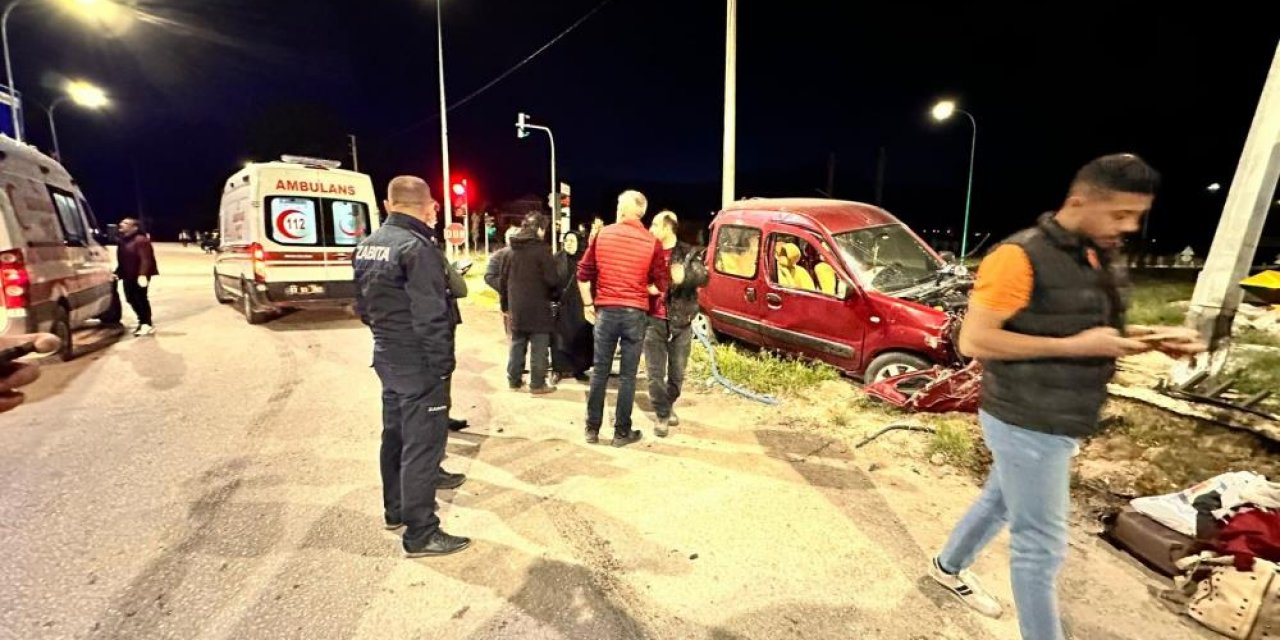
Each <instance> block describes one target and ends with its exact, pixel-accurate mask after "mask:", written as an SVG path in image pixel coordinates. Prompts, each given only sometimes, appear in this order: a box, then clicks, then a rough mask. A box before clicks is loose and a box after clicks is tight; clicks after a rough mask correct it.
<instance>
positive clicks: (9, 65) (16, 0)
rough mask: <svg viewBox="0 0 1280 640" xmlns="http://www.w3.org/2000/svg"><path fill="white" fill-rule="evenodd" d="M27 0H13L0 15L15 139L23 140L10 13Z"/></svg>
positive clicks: (6, 82) (6, 79)
mask: <svg viewBox="0 0 1280 640" xmlns="http://www.w3.org/2000/svg"><path fill="white" fill-rule="evenodd" d="M25 1H26V0H13V2H10V3H9V6H7V7H5V8H4V16H3V17H0V41H3V42H4V74H5V76H4V77H5V84H7V85H8V86H9V116H10V117H11V118H12V119H13V139H14V140H17V141H18V142H22V121H21V118H19V117H18V89H17V88H16V87H14V86H13V58H12V57H11V56H10V55H9V15H10V14H12V13H13V10H14V9H17V8H18V5H20V4H22V3H23V2H25Z"/></svg>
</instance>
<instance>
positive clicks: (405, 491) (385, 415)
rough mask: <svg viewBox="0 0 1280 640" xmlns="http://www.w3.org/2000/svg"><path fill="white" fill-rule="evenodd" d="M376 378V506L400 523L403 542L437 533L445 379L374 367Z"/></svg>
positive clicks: (407, 368) (398, 367) (406, 368)
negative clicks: (378, 484) (378, 497)
mask: <svg viewBox="0 0 1280 640" xmlns="http://www.w3.org/2000/svg"><path fill="white" fill-rule="evenodd" d="M374 370H375V371H377V372H378V378H379V379H380V380H382V454H381V463H382V465H381V466H382V503H383V508H384V509H385V512H386V513H385V515H386V518H387V521H388V522H397V521H398V522H403V523H404V524H405V526H406V529H405V532H404V539H405V540H406V541H414V542H417V541H421V540H422V539H423V538H425V537H427V536H430V535H431V534H433V533H435V532H436V531H438V530H439V529H440V518H439V516H437V515H436V473H437V472H438V471H439V470H440V461H441V460H443V459H444V450H445V442H446V441H447V440H448V437H449V404H450V398H449V384H450V381H449V379H448V378H445V379H439V378H438V377H437V378H436V379H434V380H433V379H432V376H431V375H430V374H428V373H427V372H426V371H425V370H424V369H423V368H422V367H420V366H417V365H402V364H375V365H374Z"/></svg>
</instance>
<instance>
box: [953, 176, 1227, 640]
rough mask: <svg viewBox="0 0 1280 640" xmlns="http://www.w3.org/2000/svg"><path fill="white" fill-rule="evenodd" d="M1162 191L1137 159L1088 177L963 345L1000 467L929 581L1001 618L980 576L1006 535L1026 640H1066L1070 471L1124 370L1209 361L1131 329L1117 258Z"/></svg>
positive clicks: (982, 294)
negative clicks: (1159, 356)
mask: <svg viewBox="0 0 1280 640" xmlns="http://www.w3.org/2000/svg"><path fill="white" fill-rule="evenodd" d="M1158 183H1159V175H1158V174H1157V173H1156V171H1155V170H1154V169H1152V168H1151V167H1150V166H1148V165H1147V164H1146V163H1145V162H1143V161H1142V159H1140V158H1138V157H1137V156H1134V155H1131V154H1116V155H1110V156H1104V157H1101V158H1098V159H1096V160H1094V161H1092V162H1090V163H1089V164H1087V165H1085V166H1084V167H1083V168H1082V169H1080V171H1079V172H1078V173H1077V174H1076V177H1075V179H1074V180H1073V181H1072V183H1071V187H1070V189H1069V191H1068V193H1067V198H1066V200H1065V201H1064V202H1063V204H1062V207H1061V208H1059V209H1058V210H1057V211H1056V212H1051V213H1047V214H1045V215H1043V216H1041V218H1040V220H1039V222H1038V223H1037V225H1036V226H1034V227H1032V228H1030V229H1027V230H1025V231H1022V232H1020V233H1017V234H1015V235H1013V236H1012V237H1010V238H1009V239H1008V240H1005V241H1004V243H1002V244H1001V245H1000V246H998V247H997V248H996V249H995V250H994V251H992V252H991V254H990V255H988V256H987V258H986V260H984V261H983V263H982V266H981V267H980V268H979V269H978V277H977V282H976V283H975V286H974V291H973V294H972V296H971V298H970V305H969V311H968V314H967V316H966V318H965V321H964V325H963V326H962V328H961V331H960V349H961V351H963V352H964V353H965V354H967V355H969V356H972V357H974V358H977V359H978V360H980V361H981V362H982V364H983V367H984V371H985V373H984V374H983V379H982V386H983V389H982V410H981V411H980V413H979V418H980V421H981V423H982V432H983V438H984V440H985V442H986V444H987V447H988V448H989V449H990V450H991V454H992V459H993V462H992V466H991V474H990V476H989V477H988V478H987V482H986V486H985V487H984V488H983V491H982V495H981V496H979V497H978V500H977V502H976V503H975V504H974V505H973V506H972V507H971V508H970V509H969V511H968V513H967V514H965V516H964V518H963V519H962V520H961V521H960V523H959V525H957V526H956V528H955V530H954V531H953V532H952V533H951V536H950V538H949V539H948V541H947V544H946V546H945V547H944V548H943V550H942V552H941V553H940V554H939V555H938V556H937V557H935V558H934V559H933V562H932V564H931V566H930V567H929V574H930V576H932V577H933V579H934V580H936V581H937V582H938V583H940V584H942V585H943V586H944V587H946V588H947V589H949V590H950V591H951V592H952V593H954V594H955V595H956V596H958V597H959V598H960V599H961V600H962V601H964V602H965V603H966V604H968V605H969V606H971V607H973V608H974V609H976V610H978V611H979V612H981V613H983V614H984V615H988V616H991V617H999V616H1000V615H1001V613H1002V609H1001V605H1000V603H999V601H998V600H996V598H995V597H993V596H992V595H991V594H989V593H987V592H986V591H985V590H983V588H982V586H981V585H980V584H979V583H978V581H977V579H976V578H975V576H974V575H973V574H972V573H971V572H970V571H969V567H970V566H972V565H973V563H974V561H975V559H976V558H977V556H978V554H979V553H980V552H981V551H982V549H983V548H984V547H985V546H986V545H987V543H989V542H990V541H991V540H992V538H994V537H995V536H996V534H997V533H999V532H1000V530H1001V529H1003V528H1004V527H1005V526H1006V525H1007V526H1008V527H1009V532H1010V538H1011V541H1010V546H1011V549H1012V553H1011V555H1012V563H1011V565H1012V573H1013V596H1014V603H1015V605H1016V607H1017V612H1018V624H1019V627H1020V628H1021V631H1022V637H1023V638H1026V639H1028V640H1030V639H1035V640H1062V638H1063V637H1064V636H1063V630H1062V622H1061V617H1060V614H1059V611H1058V601H1057V586H1056V580H1057V574H1058V569H1059V568H1060V567H1061V565H1062V562H1063V559H1064V558H1065V556H1066V551H1067V515H1068V511H1069V500H1070V496H1069V492H1068V488H1069V484H1070V473H1071V471H1070V469H1071V458H1072V457H1073V456H1074V455H1075V453H1076V452H1077V451H1078V446H1077V441H1078V440H1079V439H1081V438H1086V437H1089V436H1091V435H1093V434H1094V433H1095V432H1096V431H1097V428H1098V417H1099V414H1100V412H1101V409H1102V405H1103V403H1104V402H1105V401H1106V398H1107V383H1108V382H1109V381H1110V380H1111V376H1112V375H1113V374H1114V372H1115V362H1116V359H1117V358H1121V357H1124V356H1128V355H1133V354H1137V353H1141V352H1144V351H1148V350H1151V349H1156V348H1158V349H1161V350H1162V351H1165V352H1167V353H1170V354H1178V355H1189V354H1192V353H1195V352H1197V351H1199V350H1202V349H1203V348H1204V346H1203V345H1201V344H1199V343H1198V342H1197V338H1196V336H1195V334H1194V332H1190V331H1187V330H1177V329H1167V328H1161V329H1155V328H1149V327H1126V326H1125V324H1124V315H1125V303H1124V296H1123V295H1122V292H1121V290H1122V288H1123V287H1124V286H1125V278H1124V273H1123V270H1122V268H1121V266H1120V265H1119V264H1118V262H1117V261H1116V260H1115V254H1116V253H1117V252H1118V250H1119V249H1120V247H1121V244H1122V241H1123V237H1124V236H1125V235H1127V234H1131V233H1134V232H1135V231H1137V230H1138V229H1139V228H1140V226H1141V222H1142V216H1143V215H1145V214H1146V213H1147V211H1149V210H1150V208H1151V203H1152V200H1153V199H1154V197H1155V191H1156V187H1157V185H1158ZM1144 335H1147V336H1150V337H1149V338H1142V336H1144ZM1138 338H1142V339H1138Z"/></svg>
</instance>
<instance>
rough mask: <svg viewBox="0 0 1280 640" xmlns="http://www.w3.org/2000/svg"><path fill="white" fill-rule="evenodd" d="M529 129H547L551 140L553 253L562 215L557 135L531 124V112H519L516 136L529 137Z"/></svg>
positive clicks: (556, 245) (557, 248) (556, 248)
mask: <svg viewBox="0 0 1280 640" xmlns="http://www.w3.org/2000/svg"><path fill="white" fill-rule="evenodd" d="M529 129H537V130H538V131H545V132H546V133H547V140H549V141H551V195H550V196H549V198H548V202H549V203H550V205H551V253H553V254H554V253H555V252H556V251H559V246H558V243H559V241H558V240H557V238H556V235H557V234H556V222H557V220H556V218H558V217H559V216H560V183H559V182H557V181H556V137H555V135H554V134H552V133H551V129H550V128H549V127H544V126H542V125H536V124H530V123H529V114H527V113H523V112H521V113H517V114H516V137H517V138H527V137H529V131H528V130H529Z"/></svg>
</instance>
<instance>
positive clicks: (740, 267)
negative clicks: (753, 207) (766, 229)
mask: <svg viewBox="0 0 1280 640" xmlns="http://www.w3.org/2000/svg"><path fill="white" fill-rule="evenodd" d="M759 264H760V230H759V229H756V228H754V227H742V226H736V225H725V226H722V227H720V230H719V232H717V233H716V257H715V265H714V266H715V270H716V273H722V274H724V275H727V276H733V277H735V278H754V277H756V268H757V265H759Z"/></svg>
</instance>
